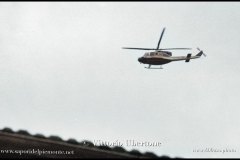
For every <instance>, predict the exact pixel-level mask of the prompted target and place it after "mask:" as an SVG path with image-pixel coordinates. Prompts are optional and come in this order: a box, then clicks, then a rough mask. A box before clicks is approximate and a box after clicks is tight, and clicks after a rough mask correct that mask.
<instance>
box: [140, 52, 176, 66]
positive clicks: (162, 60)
mask: <svg viewBox="0 0 240 160" xmlns="http://www.w3.org/2000/svg"><path fill="white" fill-rule="evenodd" d="M171 56H172V53H171V52H162V51H160V52H159V51H158V52H150V53H149V52H147V53H145V54H144V56H142V57H140V58H138V61H139V62H140V63H143V64H150V65H163V64H167V63H170V62H171V60H170V59H168V58H167V57H171Z"/></svg>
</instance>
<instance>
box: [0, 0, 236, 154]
mask: <svg viewBox="0 0 240 160" xmlns="http://www.w3.org/2000/svg"><path fill="white" fill-rule="evenodd" d="M239 19H240V3H238V2H229V3H227V2H222V3H220V2H209V3H207V2H180V3H178V2H170V3H169V2H118V3H117V2H91V3H87V2H71V3H70V2H69V3H67V2H58V3H56V2H55V3H54V2H51V3H50V2H39V3H37V2H19V3H17V2H11V3H8V2H1V3H0V23H1V25H0V73H1V76H0V105H1V112H0V121H1V124H0V127H1V128H3V127H11V128H12V129H13V130H18V129H26V130H28V131H29V132H30V133H31V134H36V133H42V134H44V135H46V136H49V135H53V134H54V135H58V136H60V137H62V138H63V139H65V140H67V139H68V138H75V139H77V140H78V141H81V140H83V139H87V140H91V141H93V140H105V141H114V140H119V141H122V142H124V141H125V140H128V139H133V140H136V141H149V142H161V143H162V145H161V147H129V146H124V147H125V148H127V149H128V150H130V149H138V150H140V151H142V152H145V151H154V152H155V153H157V154H158V155H162V154H164V155H168V156H171V157H240V146H239V143H238V142H239V141H240V128H239V126H240V119H239V113H240V108H239V106H240V100H239V97H240V90H239V88H240V84H239V81H240V74H239V72H240V63H239V59H240V45H239V37H240V29H239V28H240V21H239ZM163 27H166V31H165V34H164V36H163V39H162V43H161V47H191V48H193V50H192V51H191V53H193V54H196V53H197V50H196V47H200V48H201V49H202V50H203V51H204V52H205V53H206V54H207V57H206V58H204V57H202V58H201V59H197V60H191V61H190V63H185V62H184V61H182V62H173V63H169V64H167V65H163V68H164V69H163V70H147V69H145V68H144V65H140V64H139V63H138V61H137V59H138V57H140V56H142V55H143V54H144V51H137V50H136V51H135V50H123V49H121V47H126V46H127V47H150V48H154V47H156V46H157V42H158V39H159V36H160V34H161V31H162V28H163ZM187 53H189V51H173V55H176V56H180V55H187ZM205 148H213V149H218V150H223V149H233V150H235V151H236V152H233V153H224V154H223V153H214V152H204V153H196V152H193V150H194V149H195V150H196V149H205Z"/></svg>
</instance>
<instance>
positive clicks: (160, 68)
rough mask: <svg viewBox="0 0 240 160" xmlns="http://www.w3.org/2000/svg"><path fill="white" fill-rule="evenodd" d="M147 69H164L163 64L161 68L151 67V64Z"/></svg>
mask: <svg viewBox="0 0 240 160" xmlns="http://www.w3.org/2000/svg"><path fill="white" fill-rule="evenodd" d="M145 68H146V69H163V68H162V66H160V68H151V67H150V66H149V67H145Z"/></svg>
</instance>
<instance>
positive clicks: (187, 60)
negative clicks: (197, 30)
mask: <svg viewBox="0 0 240 160" xmlns="http://www.w3.org/2000/svg"><path fill="white" fill-rule="evenodd" d="M191 55H192V54H190V53H189V54H188V55H187V59H186V61H185V62H189V61H190V58H191Z"/></svg>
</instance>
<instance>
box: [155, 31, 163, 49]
mask: <svg viewBox="0 0 240 160" xmlns="http://www.w3.org/2000/svg"><path fill="white" fill-rule="evenodd" d="M164 31H165V28H163V30H162V34H161V36H160V39H159V41H158V45H157V48H156V50H158V49H159V46H160V43H161V40H162V37H163V34H164Z"/></svg>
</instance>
